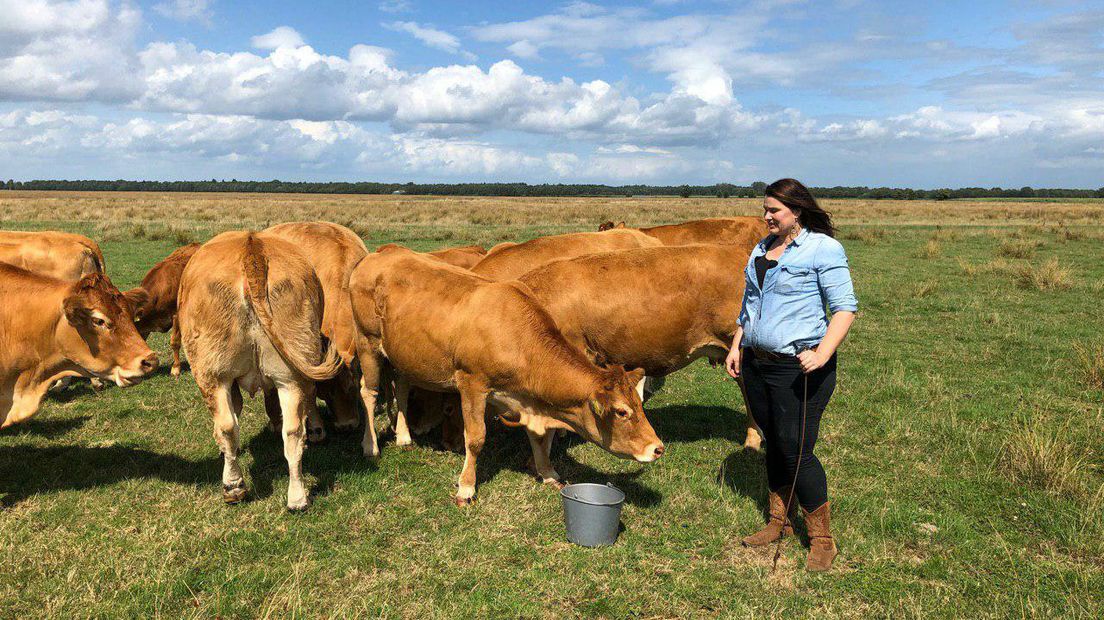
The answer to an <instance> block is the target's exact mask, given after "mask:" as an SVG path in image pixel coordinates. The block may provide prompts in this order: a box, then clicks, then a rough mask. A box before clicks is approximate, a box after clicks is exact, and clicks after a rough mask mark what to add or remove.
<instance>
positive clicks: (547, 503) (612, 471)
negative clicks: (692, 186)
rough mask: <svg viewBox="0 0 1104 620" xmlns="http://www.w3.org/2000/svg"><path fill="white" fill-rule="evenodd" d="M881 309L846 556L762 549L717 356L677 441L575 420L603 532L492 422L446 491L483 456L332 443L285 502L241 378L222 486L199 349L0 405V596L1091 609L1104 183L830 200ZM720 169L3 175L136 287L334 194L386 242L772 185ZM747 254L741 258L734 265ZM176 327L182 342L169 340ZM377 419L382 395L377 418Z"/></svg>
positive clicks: (869, 343) (583, 609)
mask: <svg viewBox="0 0 1104 620" xmlns="http://www.w3.org/2000/svg"><path fill="white" fill-rule="evenodd" d="M826 206H827V208H829V210H833V211H835V212H836V213H837V214H838V223H839V224H840V227H841V232H840V238H841V240H842V241H843V243H844V245H845V247H846V248H847V251H848V254H849V257H850V260H851V266H852V272H853V275H854V278H855V283H856V290H857V294H858V297H859V300H860V307H861V308H860V315H859V318H858V320H857V321H856V323H855V326H854V329H853V330H852V333H851V336H850V338H849V340H848V342H847V343H845V344H844V346H843V348H842V349H841V357H840V359H841V361H840V379H839V387H838V389H837V391H836V395H835V396H834V397H833V400H832V402H831V404H830V405H829V408H828V410H827V412H826V414H825V418H824V422H823V424H822V427H821V437H822V439H821V441H820V443H819V444H818V449H817V451H818V455H819V456H820V458H821V460H822V461H823V462H824V464H825V467H826V469H827V471H828V475H829V486H830V494H831V496H832V501H833V516H834V520H833V525H834V528H835V533H836V535H837V541H838V543H839V545H840V556H839V558H838V559H837V562H836V568H835V569H834V570H833V571H832V572H830V573H828V574H824V575H809V574H807V573H805V572H804V570H803V566H804V554H805V549H804V548H803V547H801V546H800V545H799V544H797V543H796V542H794V541H789V542H788V543H787V544H786V545H785V546H784V547H783V554H782V560H781V562H780V564H779V567H778V570H777V571H776V572H774V573H773V574H772V573H771V566H770V555H771V554H770V552H760V551H747V550H744V549H742V548H740V546H739V544H738V540H739V537H740V536H741V535H743V534H745V533H748V532H750V531H753V530H755V529H756V528H757V527H758V526H759V525H760V523H761V519H762V516H761V510H762V506H763V504H764V502H765V488H764V484H765V481H764V473H763V466H762V457H761V456H760V455H758V454H755V453H748V452H745V451H743V450H742V449H741V444H740V442H741V440H742V438H743V434H744V428H745V425H746V417H745V414H744V411H743V406H742V403H741V402H740V399H739V396H738V390H737V388H736V386H735V384H733V383H732V382H730V381H726V380H724V379H723V373H722V371H721V370H719V369H712V368H710V367H709V366H708V365H707V364H704V363H702V364H696V365H694V366H692V367H690V368H688V369H686V370H685V371H683V372H681V373H679V374H676V375H675V376H673V377H672V378H671V379H670V380H669V381H668V382H667V386H666V387H665V389H664V390H663V391H662V392H660V393H659V394H658V395H657V396H656V397H655V398H654V399H653V400H652V401H650V402H649V406H648V415H649V419H650V420H651V421H652V423H653V425H654V426H655V428H656V431H657V432H658V434H659V435H660V437H661V438H663V439H664V441H665V442H666V443H667V450H668V451H667V453H666V455H665V456H664V457H663V458H662V459H661V460H660V461H659V462H657V463H655V464H652V465H649V466H640V465H637V464H634V463H629V462H626V461H621V460H618V459H616V458H615V457H613V456H611V455H608V454H606V453H604V452H603V451H602V450H601V449H600V448H598V447H597V446H594V445H590V444H585V443H579V442H573V443H572V442H568V444H567V445H566V449H560V450H558V452H557V453H555V454H554V457H553V459H554V461H553V462H554V463H555V464H556V467H557V469H558V470H559V471H560V473H561V474H563V475H564V476H565V477H566V478H568V479H569V480H571V481H575V482H584V481H596V482H604V481H607V480H608V481H612V482H613V483H614V484H615V485H617V486H619V487H620V488H621V489H623V490H625V491H626V493H627V495H628V500H627V504H626V506H625V510H624V513H623V515H622V521H623V524H624V528H625V529H624V531H623V533H622V534H621V538H620V540H619V541H618V543H617V544H616V545H615V546H613V547H610V548H603V549H584V548H580V547H575V546H572V545H570V544H569V543H567V542H566V541H565V540H564V533H563V524H562V516H561V506H560V500H559V497H558V496H557V494H556V493H555V492H553V491H552V490H550V489H547V488H543V487H541V486H539V485H538V484H536V483H535V482H534V481H533V480H532V479H531V478H530V477H529V476H528V475H527V474H526V473H525V462H526V459H527V458H528V454H529V451H528V446H527V443H526V441H525V439H524V437H523V436H522V435H521V434H519V433H518V432H515V431H511V430H508V429H505V428H502V427H501V426H491V427H490V434H489V437H488V447H487V449H486V451H485V452H484V456H482V457H481V459H480V471H479V479H480V487H479V501H478V502H477V503H476V504H475V505H474V506H473V507H471V508H470V509H467V510H459V509H457V508H455V507H454V506H453V504H452V501H451V499H450V496H451V494H452V491H453V489H452V486H451V485H452V482H453V481H454V480H455V477H456V475H457V473H458V472H459V468H460V466H461V463H462V457H460V456H458V455H455V454H452V453H448V452H442V451H439V450H436V449H434V448H433V446H432V445H431V442H429V441H427V442H426V443H425V444H423V445H420V446H419V447H418V448H417V449H415V450H413V451H400V450H396V449H393V448H391V449H389V447H390V446H389V445H388V443H387V440H386V439H385V441H384V444H383V455H382V457H381V459H380V460H379V462H378V463H371V462H368V461H366V460H365V459H364V458H363V457H362V456H361V453H360V445H359V441H358V439H357V438H356V437H335V438H333V439H331V440H330V441H329V443H327V444H325V445H322V446H315V447H311V448H310V449H309V450H308V451H307V453H306V455H305V457H304V472H305V473H306V474H307V475H308V477H309V480H310V482H311V484H312V486H313V490H314V493H315V498H314V503H313V505H312V506H311V508H310V509H309V510H308V511H307V512H306V513H305V514H301V515H294V514H289V513H287V512H286V511H285V509H284V501H285V497H284V493H285V490H286V484H287V468H286V464H285V462H284V460H283V455H282V449H281V447H280V444H279V441H278V439H277V437H276V436H275V435H273V434H272V433H270V432H268V431H267V430H265V429H264V422H265V416H264V412H263V407H262V406H261V403H260V401H259V400H258V401H248V400H247V402H246V412H245V413H244V414H243V417H242V423H243V431H242V445H243V448H244V450H243V452H244V453H243V456H242V462H243V467H244V469H245V471H246V477H247V482H248V483H249V486H250V491H251V501H249V502H247V503H245V504H243V505H240V506H234V507H228V506H224V505H223V504H222V501H221V487H220V476H221V459H220V456H219V453H218V450H217V448H216V446H215V443H214V440H213V438H212V436H211V424H210V420H209V416H208V414H207V412H206V409H205V408H204V406H203V404H202V401H201V399H200V396H199V392H198V390H197V389H196V387H195V383H194V381H192V379H191V376H190V375H189V374H187V373H186V374H185V375H184V376H183V377H181V378H180V379H179V380H175V381H174V380H173V379H172V378H171V377H169V375H168V373H167V369H163V370H162V371H159V373H158V375H157V376H156V377H154V378H153V379H152V380H150V381H147V382H145V383H143V384H141V385H139V386H137V387H135V388H131V389H127V390H120V389H117V388H110V389H108V390H106V391H104V392H102V393H93V392H91V390H90V389H89V388H86V387H85V385H87V384H86V383H79V384H76V385H74V386H72V387H71V388H69V389H68V391H66V392H63V393H61V394H57V395H54V396H52V397H50V398H49V399H48V400H47V402H45V403H44V406H43V408H42V410H41V411H40V412H39V414H38V416H37V417H36V418H34V419H32V420H31V421H30V422H28V423H26V424H23V425H21V426H18V427H15V428H11V429H7V430H5V431H3V432H0V617H3V618H28V617H46V616H52V617H97V618H99V617H120V618H133V617H166V618H181V617H185V618H189V617H196V618H212V617H223V618H235V617H273V618H275V617H279V618H283V617H400V618H425V617H488V618H497V617H538V618H560V617H608V618H626V617H632V618H694V617H704V618H711V617H722V618H727V617H749V616H752V615H755V616H757V617H766V616H767V615H768V614H769V615H778V614H780V613H786V614H788V615H796V616H816V617H863V618H866V617H888V616H892V617H925V618H927V617H1000V618H1006V617H1088V618H1099V617H1101V616H1102V615H1104V517H1102V514H1104V441H1102V437H1104V405H1102V400H1104V312H1102V311H1101V305H1102V302H1104V248H1102V245H1104V227H1101V226H1100V225H1099V222H1100V221H1101V219H1102V217H1104V201H1076V202H1069V203H1054V202H1025V201H1019V202H1012V201H976V202H959V201H948V202H938V203H936V202H892V201H885V202H863V201H829V202H828V203H827V205H826ZM756 211H757V202H756V201H750V200H735V199H732V200H722V199H705V198H703V199H690V200H683V199H678V198H673V199H649V198H638V199H614V200H607V199H562V200H535V199H534V200H530V199H489V198H432V197H410V196H385V197H380V196H302V195H292V196H289V195H280V196H269V195H249V196H242V195H221V194H205V195H199V194H192V195H188V194H184V195H181V194H108V193H104V194H100V193H89V194H76V193H45V192H43V193H32V192H10V191H9V192H0V218H2V221H0V227H3V228H6V229H10V228H19V229H42V228H55V229H64V230H70V231H75V232H82V233H85V234H90V235H91V236H93V237H94V238H96V239H98V240H100V241H101V242H102V246H103V249H104V252H105V254H106V257H107V263H108V271H109V274H110V275H111V277H112V279H113V280H114V281H115V282H116V284H118V285H119V286H120V288H125V287H129V286H132V285H134V284H135V283H137V282H138V281H139V280H140V279H141V277H142V275H143V274H144V273H145V271H146V270H147V269H148V268H149V267H150V266H151V265H152V264H153V263H154V262H156V261H157V260H159V259H161V258H162V257H164V256H165V255H166V254H168V253H169V252H170V251H171V250H172V249H173V248H174V247H176V246H177V245H178V244H179V243H181V242H183V241H187V240H189V239H192V238H194V239H198V240H203V239H205V238H208V237H209V236H210V235H212V234H214V233H215V232H217V231H220V230H225V229H229V228H236V227H241V226H262V225H264V224H266V223H274V222H278V221H288V220H294V219H303V218H315V217H322V218H326V219H330V220H333V221H337V222H340V223H345V224H349V225H352V226H353V228H354V229H355V230H356V231H357V232H358V233H359V234H361V235H362V236H364V237H365V238H366V240H367V241H368V243H369V244H370V245H371V244H378V243H383V242H387V241H399V242H402V243H406V244H409V245H411V246H412V247H415V248H417V249H431V248H436V247H441V246H446V245H460V244H465V243H470V242H476V243H484V244H488V243H494V242H497V241H498V240H503V239H518V240H520V239H522V238H526V237H529V236H533V235H536V234H543V233H548V232H559V231H564V230H591V229H593V227H594V226H596V224H597V223H598V222H599V221H601V220H603V219H625V220H628V223H629V224H630V225H634V224H637V225H639V224H648V223H658V222H667V221H680V220H685V219H693V218H697V217H704V216H709V215H729V214H754V213H756ZM741 267H742V266H741V265H734V266H733V269H739V268H741ZM152 341H153V344H154V348H155V349H156V350H157V351H158V352H159V353H160V354H161V355H162V358H163V359H165V356H167V354H168V346H167V338H165V337H164V336H163V335H158V336H155V337H154V338H153V339H152ZM379 422H380V423H382V424H384V425H386V422H385V421H384V420H383V419H381V420H380V421H379Z"/></svg>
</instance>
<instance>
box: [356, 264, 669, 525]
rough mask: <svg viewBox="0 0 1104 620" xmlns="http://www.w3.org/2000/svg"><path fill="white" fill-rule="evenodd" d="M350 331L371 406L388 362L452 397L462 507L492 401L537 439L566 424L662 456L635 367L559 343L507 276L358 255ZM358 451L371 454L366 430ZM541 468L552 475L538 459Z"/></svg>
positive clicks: (610, 443) (638, 453) (621, 448)
mask: <svg viewBox="0 0 1104 620" xmlns="http://www.w3.org/2000/svg"><path fill="white" fill-rule="evenodd" d="M349 294H350V295H351V298H352V306H353V316H354V318H355V322H356V327H357V346H356V349H357V356H358V358H359V360H360V366H361V370H362V378H361V395H362V396H363V398H364V404H365V409H366V410H368V411H372V410H373V408H374V407H375V400H376V397H377V394H378V389H379V376H380V370H381V367H382V364H383V363H384V361H385V360H386V362H387V363H389V364H390V367H391V368H393V369H394V370H395V372H396V373H397V377H398V378H397V380H396V384H397V388H396V396H397V398H396V400H397V401H398V402H399V407H398V409H399V412H398V414H399V416H402V415H403V414H404V410H405V405H406V403H405V400H406V398H405V397H406V394H405V390H404V389H403V386H404V385H412V386H416V387H420V388H423V389H428V390H434V391H438V392H440V391H458V392H460V400H461V408H462V415H463V419H464V440H465V442H464V443H465V449H466V457H465V459H464V469H463V471H462V472H461V473H460V479H459V489H458V491H457V494H456V502H457V504H458V505H463V504H467V503H470V502H471V501H472V498H473V497H474V496H475V481H476V478H475V467H476V459H477V457H478V456H479V452H480V450H482V448H483V442H484V438H485V434H486V428H485V421H484V411H485V408H486V406H487V404H488V401H490V402H492V403H495V404H496V405H498V406H500V407H502V408H504V409H506V410H507V411H509V412H511V413H510V416H511V420H512V423H513V424H516V425H520V426H524V427H525V428H526V431H527V432H528V434H529V439H530V443H531V444H532V445H534V446H536V445H538V444H539V443H540V442H541V440H542V438H543V437H544V436H545V435H546V434H547V433H548V432H549V431H550V430H554V429H568V430H573V431H575V432H576V433H579V434H580V435H582V436H583V437H585V438H586V439H588V440H590V441H593V442H595V443H597V444H598V445H600V446H602V447H603V448H605V449H606V450H609V451H610V452H612V453H613V454H616V455H618V456H622V457H626V458H634V459H636V460H637V461H640V462H650V461H654V460H655V459H657V458H659V456H660V455H662V454H663V444H662V442H660V441H659V438H658V437H656V435H655V431H653V430H652V427H651V425H650V424H649V423H648V420H647V418H645V417H644V410H643V407H642V405H641V403H640V398H639V397H638V396H637V395H636V393H635V391H634V390H633V385H634V384H635V383H636V382H637V381H638V380H639V379H641V378H642V377H643V374H642V373H637V372H630V373H626V372H625V370H624V368H622V367H620V366H617V367H611V368H607V369H601V368H598V367H597V366H595V365H594V364H593V363H591V362H590V361H589V360H588V359H586V357H585V356H584V355H583V354H582V352H581V351H579V350H578V349H576V348H574V347H572V346H571V345H570V344H568V343H567V341H566V340H564V337H563V335H562V334H561V333H560V331H559V330H558V329H557V328H556V325H555V323H553V322H552V319H551V318H550V317H549V316H548V314H547V313H546V312H544V310H543V309H542V308H541V307H540V305H539V304H537V303H536V302H535V301H534V300H533V298H532V297H531V296H530V294H529V293H528V292H527V291H526V290H525V289H524V287H522V286H521V285H519V284H518V283H515V282H493V281H491V280H488V279H486V278H483V277H480V276H477V275H474V274H472V273H471V272H469V271H466V270H464V269H461V268H459V267H455V266H452V265H446V264H443V263H442V262H441V261H438V260H434V259H432V258H429V257H425V256H422V255H420V254H418V253H417V252H412V251H410V250H406V249H403V248H391V249H387V250H384V251H383V252H381V253H378V254H372V255H370V256H368V257H367V258H365V259H364V260H363V261H361V263H360V264H359V265H358V266H357V267H356V269H354V270H353V273H352V276H351V278H350V281H349ZM364 450H365V453H366V454H368V455H369V456H371V455H374V454H377V453H378V447H377V445H376V437H375V429H374V428H373V427H372V426H370V425H366V428H365V437H364ZM537 468H538V471H540V472H542V473H544V474H546V475H547V476H548V477H550V478H552V479H555V478H558V476H557V475H556V474H555V471H554V470H552V467H551V464H550V463H547V462H546V461H538V462H537Z"/></svg>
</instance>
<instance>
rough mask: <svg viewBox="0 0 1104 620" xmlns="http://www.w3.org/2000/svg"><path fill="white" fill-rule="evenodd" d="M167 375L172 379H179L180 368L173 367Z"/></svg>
mask: <svg viewBox="0 0 1104 620" xmlns="http://www.w3.org/2000/svg"><path fill="white" fill-rule="evenodd" d="M169 374H170V375H172V376H173V378H178V377H180V366H173V367H172V370H170V371H169Z"/></svg>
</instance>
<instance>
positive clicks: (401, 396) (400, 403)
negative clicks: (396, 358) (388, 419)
mask: <svg viewBox="0 0 1104 620" xmlns="http://www.w3.org/2000/svg"><path fill="white" fill-rule="evenodd" d="M409 405H410V383H409V382H408V381H407V380H406V379H403V378H402V377H400V376H396V377H395V445H396V446H400V447H403V446H409V445H411V444H413V443H414V441H413V440H412V439H411V438H410V427H409V426H407V424H406V410H407V407H408V406H409Z"/></svg>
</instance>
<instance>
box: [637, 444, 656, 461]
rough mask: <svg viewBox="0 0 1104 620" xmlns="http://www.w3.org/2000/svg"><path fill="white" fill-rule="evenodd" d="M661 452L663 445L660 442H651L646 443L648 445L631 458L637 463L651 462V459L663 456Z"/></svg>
mask: <svg viewBox="0 0 1104 620" xmlns="http://www.w3.org/2000/svg"><path fill="white" fill-rule="evenodd" d="M663 452H664V447H663V444H662V443H652V444H648V447H647V448H644V451H643V452H641V453H640V454H637V455H636V456H635V457H633V458H635V459H636V460H637V462H638V463H651V462H652V461H654V460H656V459H658V458H659V457H661V456H663Z"/></svg>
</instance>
